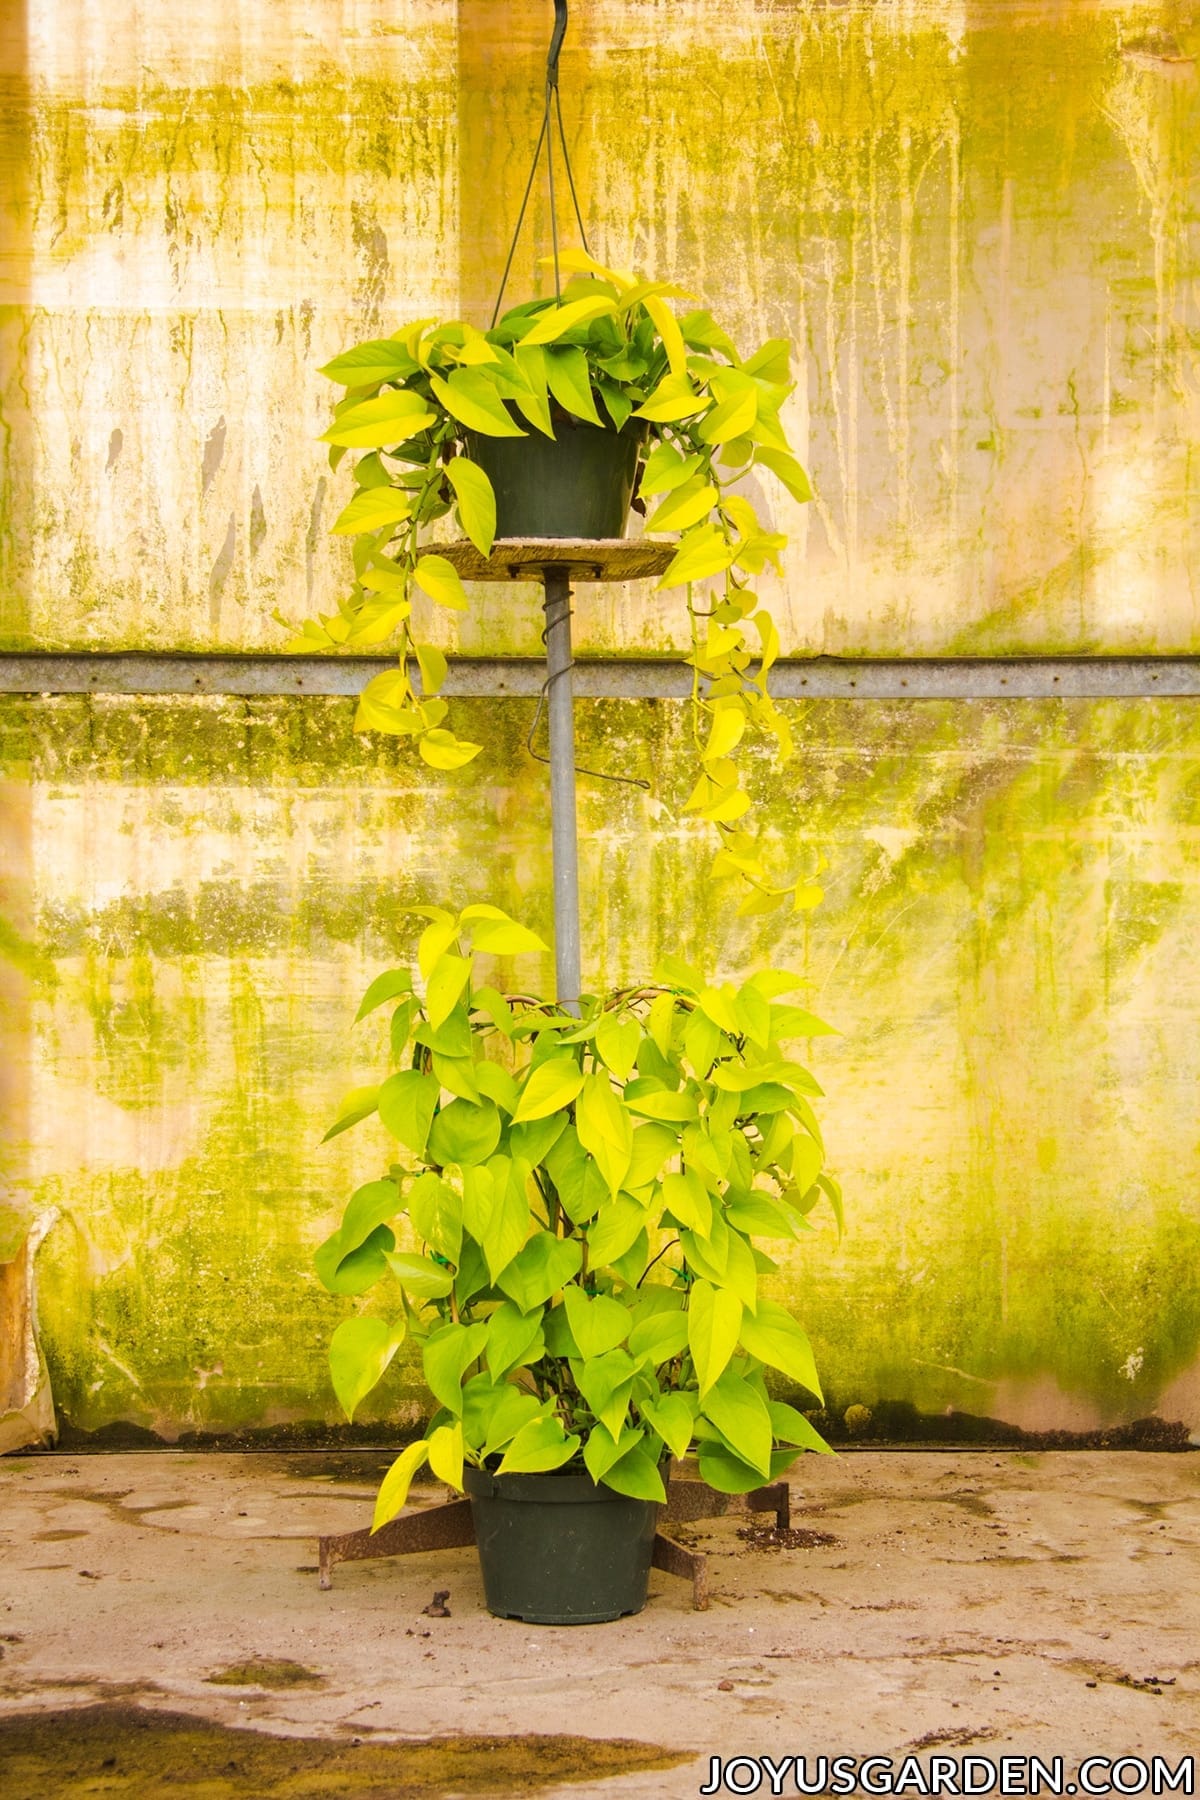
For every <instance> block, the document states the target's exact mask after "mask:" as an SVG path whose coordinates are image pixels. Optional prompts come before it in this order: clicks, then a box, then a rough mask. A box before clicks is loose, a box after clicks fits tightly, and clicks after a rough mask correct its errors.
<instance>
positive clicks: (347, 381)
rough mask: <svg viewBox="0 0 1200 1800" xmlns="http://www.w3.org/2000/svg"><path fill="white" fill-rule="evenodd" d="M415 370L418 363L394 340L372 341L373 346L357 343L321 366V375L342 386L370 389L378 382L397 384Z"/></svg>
mask: <svg viewBox="0 0 1200 1800" xmlns="http://www.w3.org/2000/svg"><path fill="white" fill-rule="evenodd" d="M415 371H416V363H415V362H414V360H413V358H412V357H411V356H410V355H409V354H408V352H407V350H406V349H405V348H404V346H403V344H398V343H397V342H396V340H395V338H372V339H371V341H370V343H367V344H356V345H355V346H354V348H353V350H346V351H343V353H342V355H341V356H335V357H334V359H333V361H332V362H327V363H324V364H322V366H321V368H319V369H318V370H317V373H318V375H325V376H327V377H328V378H329V380H330V381H336V382H339V383H340V384H341V386H342V387H348V388H349V387H369V386H370V385H371V383H372V382H375V381H396V380H398V379H399V377H400V376H402V375H411V374H414V373H415Z"/></svg>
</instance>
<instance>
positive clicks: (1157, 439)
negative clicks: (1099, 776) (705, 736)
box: [3, 0, 1200, 655]
mask: <svg viewBox="0 0 1200 1800" xmlns="http://www.w3.org/2000/svg"><path fill="white" fill-rule="evenodd" d="M548 17H549V13H548V8H547V7H546V6H545V5H544V4H542V0H516V3H514V4H510V5H506V6H504V7H503V8H500V7H498V6H496V5H495V4H494V3H493V0H462V3H461V4H459V5H454V4H452V3H451V0H402V3H400V4H395V3H393V0H388V3H387V4H384V0H364V3H362V4H354V5H351V4H350V3H349V0H287V3H286V4H277V5H274V6H272V7H271V8H269V9H263V8H261V7H257V8H256V7H251V6H248V5H233V6H220V7H218V6H216V5H215V4H200V5H198V6H196V7H193V8H190V9H187V11H186V13H184V12H180V11H178V10H175V9H171V8H168V7H166V6H163V5H157V4H156V5H150V6H147V7H143V8H140V9H137V10H136V11H135V12H133V13H132V14H129V15H121V16H119V17H117V16H114V13H113V9H112V8H111V7H109V6H107V5H103V4H101V0H36V3H35V4H33V5H32V7H31V12H30V41H31V49H30V57H29V88H28V93H27V96H26V97H25V98H24V99H23V98H22V96H21V95H18V94H16V93H13V94H11V95H9V96H8V99H7V106H8V108H9V109H10V111H11V110H13V109H15V110H16V111H17V112H18V113H20V114H21V117H22V119H23V120H24V123H25V128H26V134H27V138H28V144H29V191H30V204H29V207H28V209H27V221H26V223H27V227H28V229H27V233H26V243H25V250H24V256H25V260H26V266H25V268H24V270H21V271H18V270H17V269H16V268H15V267H14V268H13V270H12V271H11V273H12V274H13V275H14V277H15V276H16V275H17V274H18V273H19V274H21V275H22V276H23V277H24V279H23V280H22V282H21V283H20V284H19V285H20V286H21V293H20V296H19V303H20V305H21V307H22V309H23V311H22V317H23V321H24V323H23V335H22V338H21V371H22V372H21V376H20V379H19V380H17V381H16V382H12V383H10V384H8V385H7V386H6V388H5V390H4V396H5V397H4V401H3V404H4V406H5V407H6V408H8V409H13V408H17V409H19V406H20V402H21V398H22V394H23V393H25V394H28V393H30V392H36V395H37V406H36V420H35V422H34V424H33V427H32V433H31V440H30V444H29V457H30V459H31V460H32V467H33V474H34V478H35V490H36V501H35V503H34V504H33V505H32V506H30V507H26V506H25V505H21V506H20V507H19V508H18V511H17V516H16V517H15V518H14V519H12V520H11V521H10V523H9V530H10V531H11V532H12V533H13V534H14V537H15V539H16V540H17V541H15V542H14V544H13V548H12V557H13V562H12V568H11V571H10V579H9V581H8V583H7V587H8V592H7V593H6V595H5V606H6V616H5V620H4V631H5V633H6V636H7V641H8V642H10V643H39V644H56V645H63V644H90V645H95V646H101V645H109V646H112V645H136V646H139V647H145V646H148V645H161V646H164V647H165V646H175V647H191V648H198V647H202V646H217V645H223V646H231V647H232V646H271V645H275V644H278V643H279V642H280V641H281V629H280V627H279V625H278V624H277V623H276V622H275V619H274V616H273V615H274V612H275V610H276V609H282V610H283V611H284V612H285V613H286V614H288V615H290V616H299V615H301V614H302V613H303V612H304V611H305V610H306V609H307V608H310V607H312V606H325V607H326V608H328V607H329V606H330V605H332V604H333V602H334V601H335V599H336V596H337V593H338V590H339V587H340V585H341V583H342V582H343V580H344V570H345V558H344V555H343V553H342V551H341V550H340V549H339V548H338V546H337V545H336V544H331V543H330V541H329V540H328V537H327V535H326V527H327V526H328V524H329V522H330V520H331V518H332V517H333V516H334V514H335V513H336V511H337V510H338V507H339V506H340V504H341V501H342V499H343V498H344V492H343V490H346V489H347V482H348V479H349V478H348V476H347V475H346V474H345V473H343V474H342V475H341V476H340V477H337V478H334V477H331V475H330V473H329V470H328V468H327V466H326V465H325V462H324V458H323V453H322V450H321V447H320V446H319V445H317V444H316V443H315V442H314V439H315V436H316V434H317V432H318V431H319V430H320V429H321V427H322V425H323V423H324V422H325V418H326V413H327V408H328V403H329V399H330V390H329V388H328V386H327V384H326V383H325V382H323V380H322V378H321V377H320V376H319V375H317V373H316V368H317V365H318V364H319V363H321V362H322V361H324V360H326V359H327V358H328V357H329V356H331V355H332V354H334V353H335V352H336V351H337V350H338V349H339V348H341V347H343V346H344V345H345V344H346V343H347V342H348V341H349V340H351V339H353V338H355V337H356V336H361V335H364V334H369V333H371V332H373V331H381V330H382V331H386V330H391V329H394V328H395V327H396V326H397V325H398V324H400V323H401V322H403V321H405V320H408V319H410V318H413V317H419V316H424V315H438V314H443V315H444V314H445V313H447V312H451V313H454V312H457V311H458V310H459V309H460V307H461V309H462V310H463V311H465V312H466V313H468V314H469V315H470V316H472V317H475V318H477V319H478V320H480V322H485V321H486V318H487V316H488V313H489V312H490V307H491V302H492V299H493V297H494V293H495V289H496V285H497V283H498V280H499V275H500V269H501V266H502V258H503V250H504V247H505V245H506V243H507V238H508V235H509V232H510V230H511V226H512V223H513V219H514V215H515V208H516V204H517V198H518V195H519V192H520V188H521V183H522V181H523V178H524V174H525V170H526V166H527V160H528V156H529V152H530V149H531V145H532V139H533V134H534V130H535V122H536V114H537V108H538V106H539V104H540V86H541V70H542V63H543V59H544V47H545V42H546V35H547V23H548ZM1198 51H1200V10H1198V9H1197V8H1196V6H1195V5H1194V4H1191V3H1189V0H1172V3H1171V4H1167V3H1166V0H1162V3H1155V4H1128V5H1126V4H1096V3H1094V0H1069V3H1067V4H1063V3H1061V0H1022V3H1021V4H1019V5H1016V4H1009V3H1007V0H997V3H991V0H974V3H972V0H923V3H922V4H915V3H913V0H869V3H868V0H857V3H855V4H851V5H838V6H832V5H825V4H820V3H818V0H753V3H749V0H748V3H746V4H742V5H738V6H729V5H726V4H723V3H721V0H689V3H688V4H683V5H681V4H678V0H671V3H670V4H667V3H666V0H645V3H643V4H640V5H635V6H630V5H629V4H627V3H626V0H596V3H595V4H592V5H589V6H588V7H587V8H580V9H578V12H577V16H576V17H575V18H574V19H573V22H572V29H571V33H570V35H569V37H568V40H567V45H566V49H565V50H564V53H563V62H562V83H563V90H562V91H563V97H564V108H565V114H566V119H567V129H568V133H569V138H570V142H571V146H572V151H573V154H574V156H575V158H576V161H577V165H578V174H579V178H580V187H581V192H582V194H583V197H584V204H585V207H586V220H587V224H588V228H589V233H590V236H591V239H592V241H593V242H594V244H595V246H596V247H597V248H598V249H599V250H601V251H602V252H603V253H606V254H609V255H611V256H612V257H614V258H619V259H621V260H623V261H628V262H631V263H635V264H640V265H642V266H645V267H646V268H649V269H652V270H653V271H654V272H655V273H657V274H659V275H664V276H669V277H670V278H672V279H674V280H676V281H678V282H679V283H680V284H681V285H682V286H683V287H685V288H687V289H689V290H691V291H693V292H695V293H696V294H698V295H701V296H703V297H704V298H705V299H706V300H708V301H711V302H712V303H713V304H714V305H715V306H716V307H717V308H718V310H719V311H720V313H721V314H722V316H723V317H724V318H726V319H727V320H728V321H729V323H730V325H731V328H732V330H733V332H734V335H735V337H736V338H737V339H738V340H739V341H740V342H741V343H742V344H743V345H749V344H750V343H751V342H752V341H753V340H755V339H756V338H757V337H761V336H765V335H767V334H769V333H783V334H786V335H787V336H789V337H790V338H792V339H793V340H794V341H795V342H796V344H797V346H798V347H799V358H798V366H797V375H798V382H797V388H796V392H795V395H794V398H793V400H792V401H791V403H790V408H789V411H790V424H791V427H792V429H793V431H794V433H795V435H796V438H797V441H798V443H799V445H800V447H801V449H802V452H803V454H804V456H805V457H806V459H807V460H808V461H809V463H810V464H811V466H812V469H813V472H814V475H815V479H816V484H817V500H816V502H815V504H814V505H813V506H812V507H811V508H810V509H808V510H805V509H800V508H796V507H794V506H793V505H792V504H791V503H790V502H787V501H786V500H783V499H780V498H779V497H778V496H773V497H772V500H773V504H774V505H775V506H776V510H777V512H778V515H779V519H780V522H781V524H783V525H785V526H786V527H788V528H790V529H791V530H792V532H793V548H792V551H791V554H790V556H789V558H788V562H787V573H786V579H785V581H784V582H783V583H782V584H780V589H779V591H778V593H777V595H776V598H777V600H778V602H779V604H780V606H781V608H782V611H783V614H784V620H785V629H784V634H783V635H784V640H785V648H795V649H804V650H818V651H819V650H824V651H828V652H831V653H837V654H849V655H855V654H862V653H868V652H877V653H901V652H906V651H915V652H921V653H934V652H940V651H949V652H971V653H982V652H1004V651H1044V650H1050V651H1053V650H1064V651H1066V650H1081V649H1082V650H1097V651H1101V652H1104V651H1109V652H1111V651H1117V650H1134V649H1141V650H1147V651H1171V650H1186V649H1190V648H1195V646H1196V642H1197V622H1196V621H1197V596H1196V589H1195V579H1196V578H1195V569H1196V567H1197V566H1198V563H1200V558H1198V556H1197V541H1196V533H1197V518H1198V516H1200V507H1198V504H1197V479H1198V478H1197V472H1196V458H1195V449H1194V446H1195V441H1196V437H1197V432H1198V429H1200V383H1198V378H1197V362H1196V358H1197V352H1198V348H1200V336H1198V333H1200V302H1198V300H1197V293H1198V292H1200V288H1198V286H1197V277H1198V275H1200V243H1198V237H1197V231H1198V227H1197V194H1198V186H1197V184H1198V181H1200V175H1198V173H1197V166H1196V161H1195V157H1194V155H1193V154H1192V146H1194V144H1195V142H1196V139H1197V135H1198V132H1200V82H1198V80H1197V73H1196V60H1195V58H1196V55H1197V52H1198ZM531 226H532V229H531V232H530V235H529V239H528V242H527V244H525V245H523V246H522V249H521V253H520V255H519V256H518V259H517V263H516V265H515V267H514V274H513V278H512V284H511V287H510V293H520V292H522V291H526V290H527V287H528V284H529V283H530V282H531V281H533V280H534V279H535V278H537V279H540V280H544V279H545V277H544V273H542V274H538V272H537V271H536V270H535V266H534V254H535V252H536V251H538V250H542V251H544V250H545V249H546V247H547V244H548V238H549V233H548V219H547V215H546V210H545V204H544V202H542V203H540V204H539V203H538V202H537V200H536V198H535V205H534V209H533V213H532V218H531ZM564 229H565V220H564ZM18 475H19V471H18V470H17V469H14V470H13V471H12V476H13V479H14V480H16V479H17V478H18ZM580 614H581V634H582V636H581V642H582V643H583V645H584V647H585V648H586V647H591V648H596V649H606V650H611V649H613V648H624V649H633V650H640V651H644V652H650V651H653V650H655V649H658V648H661V647H662V646H663V645H664V644H666V643H670V642H673V641H676V640H677V639H678V635H679V621H678V616H677V614H678V608H677V606H676V605H675V604H674V603H662V602H659V601H652V602H650V603H647V600H646V597H645V595H644V594H642V593H640V592H631V593H622V592H621V591H619V590H612V591H609V592H606V593H600V594H599V595H596V596H592V597H590V598H589V601H588V603H587V604H586V605H581V608H580ZM535 626H536V615H535V610H534V606H533V600H532V594H531V593H530V592H528V591H527V592H526V594H525V596H524V599H523V602H522V603H521V604H520V605H519V606H517V607H516V608H514V607H513V606H512V604H511V601H510V600H505V601H504V602H501V601H500V600H499V599H498V597H497V596H496V595H494V594H493V595H483V596H481V597H480V601H479V605H478V606H477V607H476V609H474V610H473V612H472V614H471V616H470V618H469V619H468V620H467V621H466V622H465V623H464V624H463V626H462V628H461V632H460V641H461V643H462V644H463V646H464V647H468V648H477V647H479V646H480V645H486V647H487V648H489V649H492V650H495V649H502V648H507V649H514V650H516V649H525V650H527V649H529V648H531V647H532V646H533V645H534V644H535V642H536V630H535Z"/></svg>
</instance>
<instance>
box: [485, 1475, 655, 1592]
mask: <svg viewBox="0 0 1200 1800" xmlns="http://www.w3.org/2000/svg"><path fill="white" fill-rule="evenodd" d="M463 1485H464V1487H465V1488H466V1491H467V1493H468V1494H469V1495H470V1499H471V1516H472V1518H473V1519H474V1521H475V1540H476V1543H477V1544H478V1546H479V1565H480V1569H481V1570H482V1573H483V1592H484V1598H485V1600H486V1601H487V1609H488V1611H489V1612H490V1613H495V1615H496V1617H497V1618H500V1619H523V1620H525V1622H526V1623H527V1624H529V1625H600V1624H603V1623H605V1622H606V1621H607V1620H609V1619H621V1618H624V1617H625V1616H626V1615H627V1614H629V1613H637V1612H641V1610H642V1608H643V1607H644V1606H645V1604H646V1586H647V1583H648V1581H649V1579H650V1555H651V1551H652V1550H653V1548H654V1533H655V1529H656V1526H657V1522H658V1512H659V1508H658V1506H657V1505H656V1504H655V1503H654V1502H653V1501H652V1500H630V1499H627V1498H626V1497H625V1495H623V1494H614V1493H613V1491H612V1489H611V1488H606V1487H597V1485H596V1483H595V1482H594V1481H593V1480H592V1478H591V1476H590V1475H588V1474H586V1473H585V1474H567V1475H563V1474H559V1473H557V1472H556V1473H554V1474H549V1475H490V1474H488V1473H487V1471H486V1470H483V1469H472V1468H469V1467H468V1468H465V1469H464V1470H463Z"/></svg>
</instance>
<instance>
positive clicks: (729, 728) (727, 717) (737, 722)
mask: <svg viewBox="0 0 1200 1800" xmlns="http://www.w3.org/2000/svg"><path fill="white" fill-rule="evenodd" d="M745 729H746V715H745V713H744V712H741V711H740V710H739V709H738V708H737V707H736V706H725V707H722V709H721V711H720V712H719V713H717V714H716V715H715V716H714V718H713V723H712V730H711V731H710V732H709V734H708V742H707V744H706V745H705V746H704V761H705V762H711V761H712V760H713V759H714V758H716V757H720V756H728V755H729V752H730V751H731V750H732V749H734V748H735V747H736V746H737V745H738V744H739V743H740V742H741V738H742V733H743V732H744V731H745Z"/></svg>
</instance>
